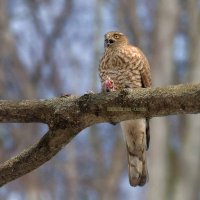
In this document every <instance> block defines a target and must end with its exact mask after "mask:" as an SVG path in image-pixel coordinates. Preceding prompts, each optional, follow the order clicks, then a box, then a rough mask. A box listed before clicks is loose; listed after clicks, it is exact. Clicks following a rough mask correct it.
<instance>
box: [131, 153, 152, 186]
mask: <svg viewBox="0 0 200 200" xmlns="http://www.w3.org/2000/svg"><path fill="white" fill-rule="evenodd" d="M128 171H129V182H130V185H131V186H134V187H136V186H143V185H144V184H145V183H146V182H147V181H148V171H147V167H146V162H145V160H140V159H139V157H137V156H135V155H130V154H129V155H128Z"/></svg>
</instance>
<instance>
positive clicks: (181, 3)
mask: <svg viewBox="0 0 200 200" xmlns="http://www.w3.org/2000/svg"><path fill="white" fill-rule="evenodd" d="M111 30H119V31H121V32H124V33H125V34H127V35H128V37H129V39H130V41H131V43H132V44H134V45H136V46H138V47H140V48H141V49H142V50H143V51H144V52H145V54H146V56H147V57H148V59H149V61H150V64H151V68H152V76H153V85H154V86H166V85H172V84H179V83H191V82H199V79H200V1H199V0H160V1H159V0H107V1H106V0H85V1H81V0H0V96H1V99H15V100H19V99H34V98H52V97H55V96H59V95H61V94H62V93H66V92H68V93H71V94H76V95H82V94H83V93H84V92H85V91H87V90H93V91H95V92H99V91H100V81H99V77H98V62H99V59H100V57H101V55H102V52H103V36H104V33H105V32H107V31H111ZM46 130H47V127H46V126H45V125H40V124H1V125H0V144H1V145H0V161H1V162H3V161H5V160H7V159H9V158H10V157H12V156H14V155H16V154H17V153H19V152H21V151H22V150H23V149H25V148H27V147H28V146H30V145H31V144H33V143H34V142H35V141H37V140H38V139H39V138H40V137H41V136H42V134H44V133H45V131H46ZM199 134H200V116H199V115H187V116H169V117H162V118H154V119H152V120H151V144H150V150H149V152H148V168H149V177H150V178H149V182H148V183H147V184H146V186H144V187H142V188H139V187H137V188H132V187H130V186H129V182H128V176H127V160H126V151H125V144H124V141H123V138H122V134H121V129H120V127H119V125H117V126H112V125H109V124H98V125H95V126H92V127H90V128H88V129H86V130H84V131H82V132H81V133H80V134H79V135H78V136H77V137H76V138H75V139H73V141H72V142H71V143H70V144H69V145H67V146H66V147H65V148H63V150H62V151H61V152H60V153H59V154H58V155H56V156H55V157H54V158H53V159H52V160H50V161H49V162H48V163H46V164H45V165H43V166H42V167H40V168H39V169H37V170H35V171H33V172H32V173H29V174H28V175H25V176H23V177H22V178H19V179H17V180H16V181H13V182H11V183H9V184H7V185H6V186H4V187H3V188H1V189H0V199H1V200H55V199H58V200H66V199H67V200H68V199H69V200H76V199H77V200H79V199H80V200H101V199H103V200H115V199H119V200H120V199H126V200H136V199H141V200H161V199H162V200H168V199H170V200H198V199H200V172H199V169H200V135H199Z"/></svg>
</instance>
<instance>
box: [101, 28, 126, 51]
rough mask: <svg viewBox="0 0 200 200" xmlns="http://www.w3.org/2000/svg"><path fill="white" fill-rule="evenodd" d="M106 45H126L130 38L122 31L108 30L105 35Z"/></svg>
mask: <svg viewBox="0 0 200 200" xmlns="http://www.w3.org/2000/svg"><path fill="white" fill-rule="evenodd" d="M104 38H105V40H104V47H105V48H107V47H113V46H117V45H124V44H128V39H127V37H126V36H125V35H124V34H123V33H120V32H117V31H111V32H108V33H106V34H105V35H104Z"/></svg>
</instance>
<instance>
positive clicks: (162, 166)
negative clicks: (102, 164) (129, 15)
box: [147, 0, 179, 200]
mask: <svg viewBox="0 0 200 200" xmlns="http://www.w3.org/2000/svg"><path fill="white" fill-rule="evenodd" d="M178 10H179V7H178V1H177V0H169V1H165V0H161V1H159V2H158V7H157V13H156V14H155V19H154V20H155V23H156V25H155V26H156V28H155V30H154V34H153V35H154V37H155V38H154V39H153V40H152V41H153V43H152V46H153V47H155V49H154V54H153V58H152V60H151V69H152V74H153V79H152V80H153V83H154V85H156V86H158V85H159V86H162V85H169V84H172V77H173V72H174V65H173V51H172V47H173V38H174V34H175V31H176V26H177V16H178ZM150 128H151V131H150V134H151V144H150V163H149V168H150V169H149V174H150V175H149V176H150V181H149V184H148V191H147V199H148V200H160V199H162V200H164V199H168V198H167V181H166V180H167V176H168V158H167V150H168V149H167V141H168V137H169V134H168V132H169V125H168V120H167V118H159V119H157V118H156V119H153V120H152V122H151V124H150Z"/></svg>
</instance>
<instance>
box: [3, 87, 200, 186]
mask: <svg viewBox="0 0 200 200" xmlns="http://www.w3.org/2000/svg"><path fill="white" fill-rule="evenodd" d="M199 112H200V84H196V85H177V86H169V87H166V88H147V89H134V90H132V91H131V90H123V91H121V92H112V93H100V94H88V95H83V96H81V97H75V96H69V97H61V98H55V99H49V100H24V101H19V102H16V101H7V100H1V101H0V122H41V123H46V124H48V125H49V129H50V130H49V131H48V132H47V133H46V134H45V135H44V136H43V137H42V139H41V140H40V141H39V142H37V143H36V144H34V145H33V146H32V147H30V148H29V149H27V150H24V151H23V152H21V153H20V154H19V155H18V156H16V157H14V158H11V159H10V160H8V161H6V162H4V163H2V164H1V165H0V186H3V185H4V184H6V183H8V182H10V181H12V180H14V179H16V178H18V177H20V176H22V175H24V174H26V173H28V172H30V171H32V170H34V169H36V168H37V167H39V166H41V165H42V164H44V163H45V162H47V161H48V160H49V159H51V158H52V157H53V156H54V155H55V154H56V153H57V152H58V151H60V150H61V149H62V147H63V146H64V145H66V144H67V143H69V142H70V140H71V139H72V138H73V137H75V136H76V135H77V134H78V133H79V132H80V131H81V130H83V129H84V128H86V127H88V126H91V125H92V124H95V123H100V122H120V121H123V120H129V119H135V118H142V117H157V116H166V115H172V114H187V113H199Z"/></svg>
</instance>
